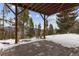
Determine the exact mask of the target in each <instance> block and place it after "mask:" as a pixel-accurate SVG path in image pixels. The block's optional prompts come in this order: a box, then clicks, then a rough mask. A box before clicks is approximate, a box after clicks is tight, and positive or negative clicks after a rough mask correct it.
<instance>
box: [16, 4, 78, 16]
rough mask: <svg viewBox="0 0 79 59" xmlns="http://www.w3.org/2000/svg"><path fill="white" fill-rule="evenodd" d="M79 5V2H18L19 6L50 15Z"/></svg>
mask: <svg viewBox="0 0 79 59" xmlns="http://www.w3.org/2000/svg"><path fill="white" fill-rule="evenodd" d="M14 5H15V4H14ZM78 5H79V4H78V3H23V4H22V3H18V6H19V7H23V8H25V9H29V10H32V11H35V12H39V13H41V14H44V15H48V16H49V15H52V14H54V13H57V12H61V11H64V10H68V9H70V8H73V7H75V6H78Z"/></svg>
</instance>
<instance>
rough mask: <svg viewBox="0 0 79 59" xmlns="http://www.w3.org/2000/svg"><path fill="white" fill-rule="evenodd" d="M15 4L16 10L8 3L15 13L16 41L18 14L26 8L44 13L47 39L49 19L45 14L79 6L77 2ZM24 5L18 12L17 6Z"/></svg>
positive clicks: (16, 36)
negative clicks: (46, 23) (46, 24)
mask: <svg viewBox="0 0 79 59" xmlns="http://www.w3.org/2000/svg"><path fill="white" fill-rule="evenodd" d="M13 5H15V12H14V11H13V10H12V9H11V8H10V7H9V6H8V5H7V4H6V6H7V7H8V8H9V9H10V10H11V11H12V12H13V13H14V14H15V43H17V42H18V35H17V34H18V28H17V25H18V24H17V22H18V18H17V17H18V14H20V13H22V12H23V11H24V10H26V9H28V10H32V11H35V12H39V13H40V15H41V16H42V14H44V16H42V18H43V20H44V35H43V36H44V39H45V32H46V31H45V20H46V19H47V18H46V17H45V16H46V15H48V16H50V15H52V14H54V13H58V12H61V11H64V10H68V9H70V8H73V7H75V6H78V5H79V4H77V3H14V4H13ZM18 6H19V7H23V8H24V9H23V10H22V11H21V12H19V13H18V8H17V7H18Z"/></svg>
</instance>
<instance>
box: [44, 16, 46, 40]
mask: <svg viewBox="0 0 79 59" xmlns="http://www.w3.org/2000/svg"><path fill="white" fill-rule="evenodd" d="M43 19H44V39H45V38H46V37H45V32H46V30H45V20H46V19H45V15H44V18H43Z"/></svg>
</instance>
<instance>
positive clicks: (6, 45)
mask: <svg viewBox="0 0 79 59" xmlns="http://www.w3.org/2000/svg"><path fill="white" fill-rule="evenodd" d="M35 41H41V39H40V40H37V39H36V38H35V37H34V38H32V39H21V40H19V42H18V43H17V44H15V40H14V39H8V40H0V51H4V50H7V49H10V48H12V47H15V46H18V45H21V44H27V43H31V42H35Z"/></svg>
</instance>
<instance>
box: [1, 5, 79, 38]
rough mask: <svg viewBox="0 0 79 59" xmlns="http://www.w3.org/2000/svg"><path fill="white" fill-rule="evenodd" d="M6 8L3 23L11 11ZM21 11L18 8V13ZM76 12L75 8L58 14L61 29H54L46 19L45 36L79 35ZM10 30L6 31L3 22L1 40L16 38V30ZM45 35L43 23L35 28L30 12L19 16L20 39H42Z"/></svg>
mask: <svg viewBox="0 0 79 59" xmlns="http://www.w3.org/2000/svg"><path fill="white" fill-rule="evenodd" d="M4 7H5V5H4ZM4 7H3V10H2V15H3V21H4V19H5V15H6V14H8V13H9V10H8V9H7V8H4ZM4 10H6V12H4ZM20 10H22V8H18V11H20ZM75 11H76V9H74V8H73V9H70V10H66V11H61V12H60V13H57V14H56V16H57V25H58V27H59V29H54V28H53V25H52V23H51V24H49V20H48V19H46V20H45V32H46V33H45V35H53V34H64V33H79V22H78V21H75V19H76V18H77V16H78V14H77V12H75ZM9 23H11V22H9ZM13 24H14V25H15V23H13ZM14 25H13V26H14ZM36 25H37V24H36ZM9 30H10V31H9ZM9 30H8V31H5V30H4V22H3V30H0V39H4V38H6V39H7V38H15V32H14V30H12V31H11V29H10V27H9ZM43 35H44V29H42V27H41V23H39V24H38V25H37V27H36V28H35V25H34V22H33V19H32V17H30V16H29V10H27V9H26V10H25V11H23V12H22V13H21V14H20V15H19V16H18V38H19V39H24V38H31V37H35V36H36V37H37V38H42V37H43ZM4 36H5V37H4ZM3 37H4V38H3Z"/></svg>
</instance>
